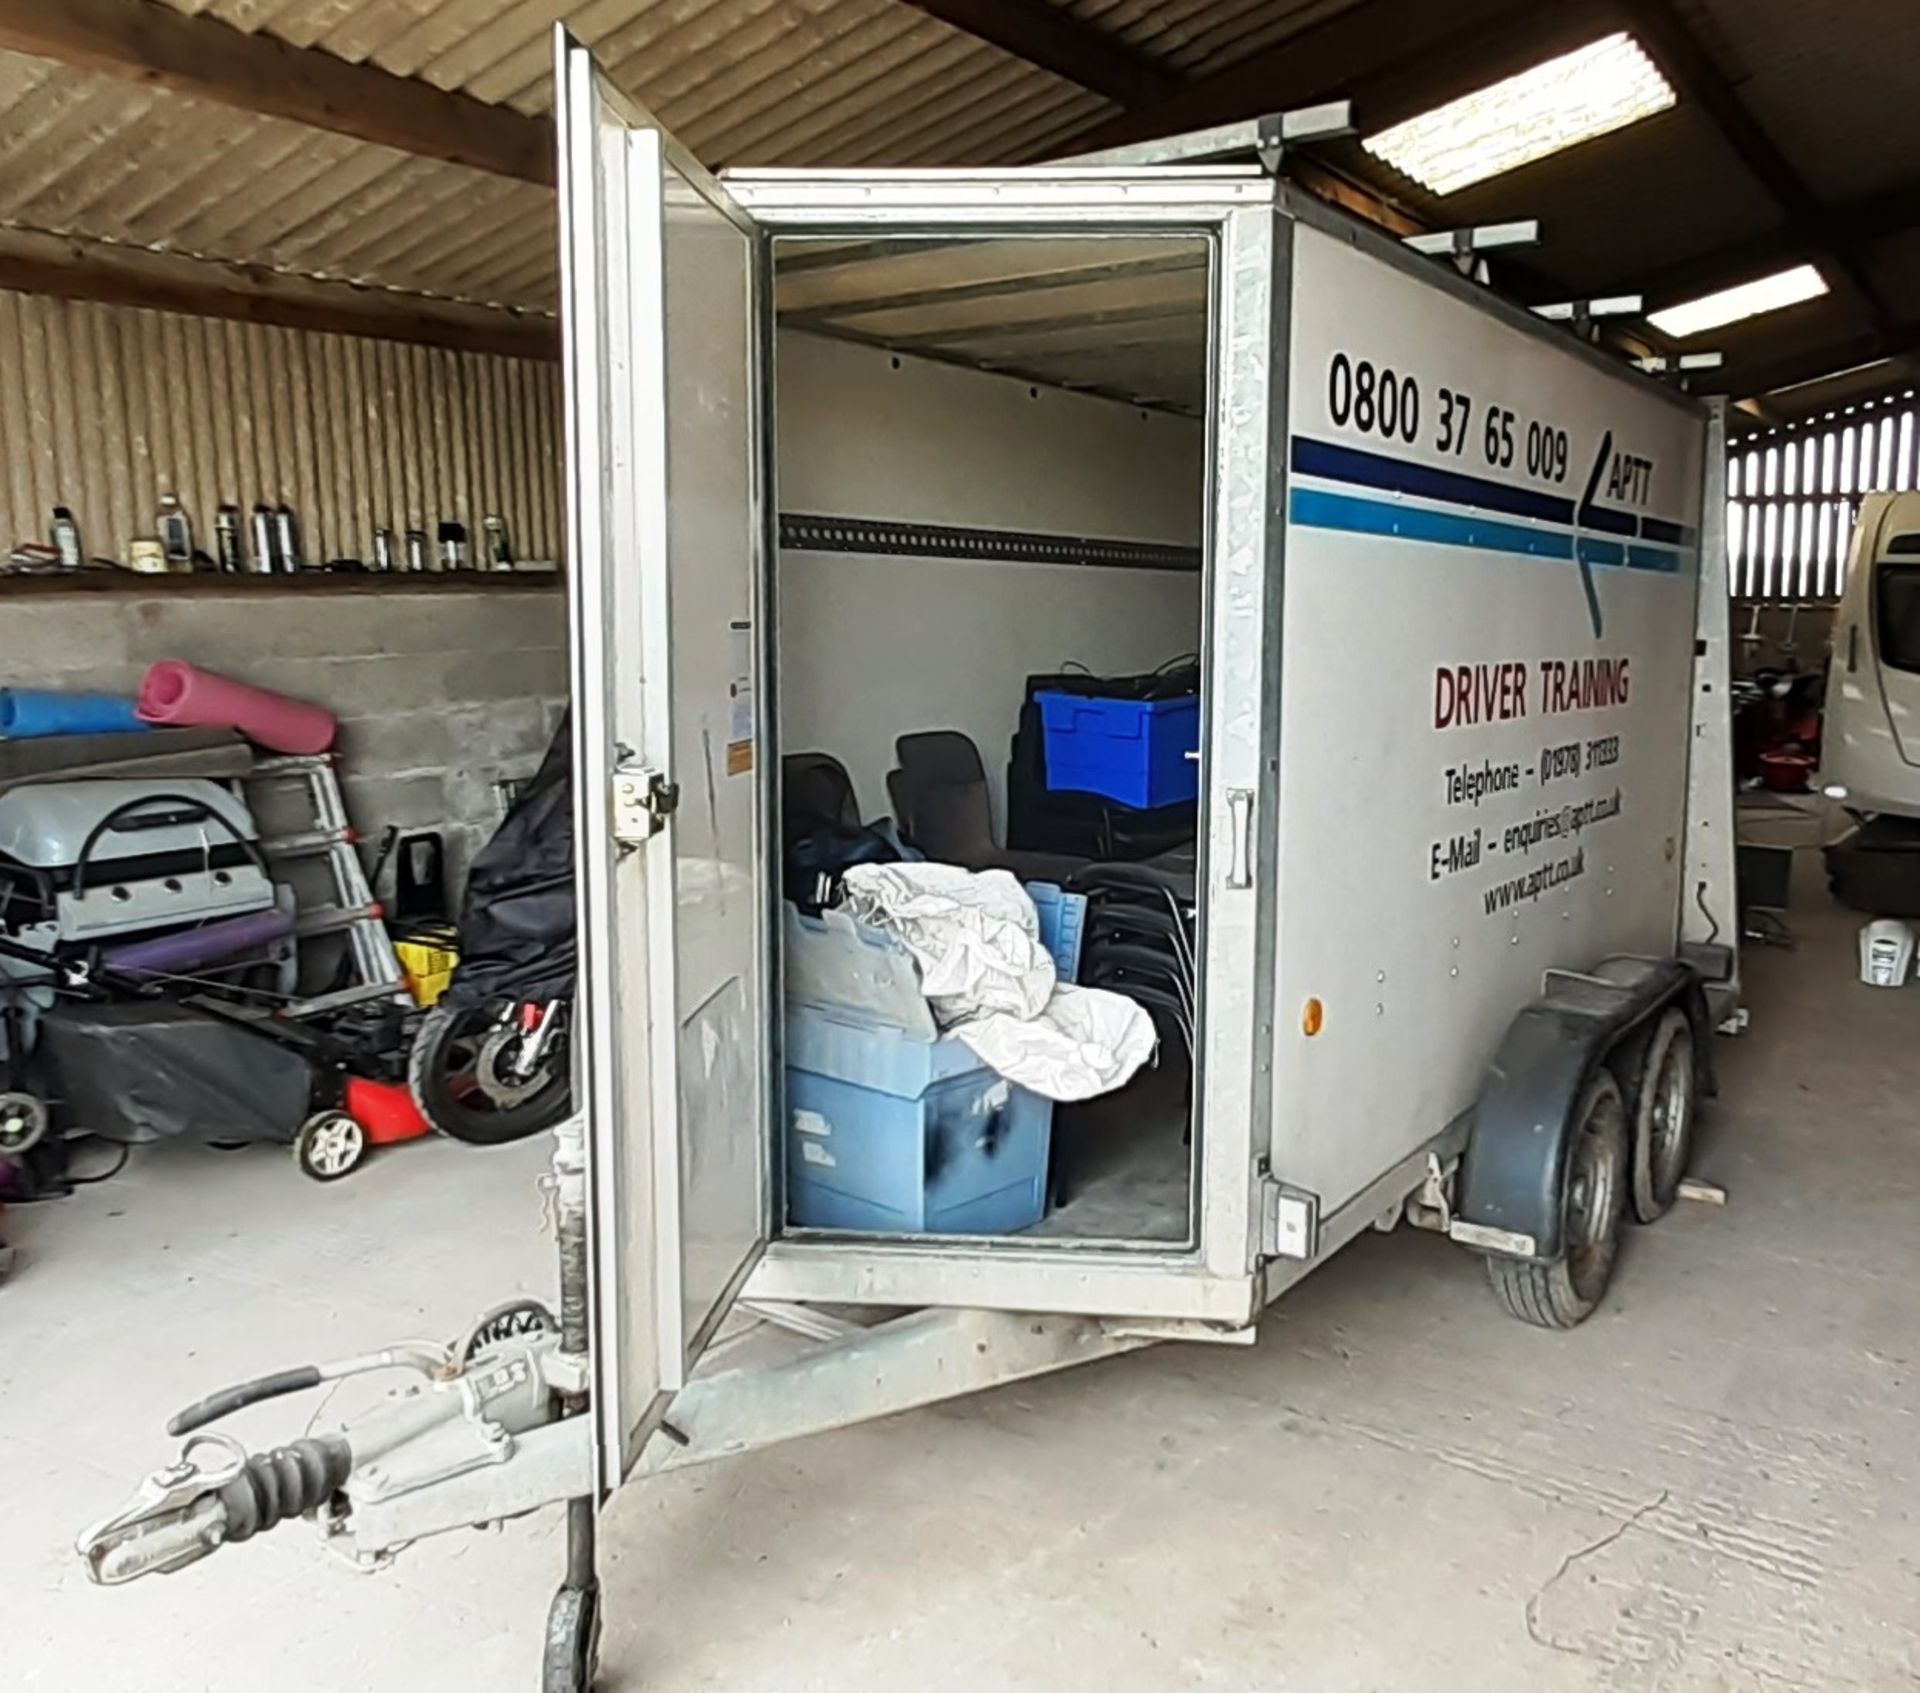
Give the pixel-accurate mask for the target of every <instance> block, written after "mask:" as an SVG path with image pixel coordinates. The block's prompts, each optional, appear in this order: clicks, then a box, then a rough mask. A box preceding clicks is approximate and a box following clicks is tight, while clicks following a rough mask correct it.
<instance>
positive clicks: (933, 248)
mask: <svg viewBox="0 0 1920 1693" xmlns="http://www.w3.org/2000/svg"><path fill="white" fill-rule="evenodd" d="M783 250H792V251H798V252H800V253H802V254H805V253H806V252H807V250H808V244H807V243H806V242H804V241H795V242H792V243H785V242H783V243H781V245H780V246H779V247H777V248H776V276H777V277H778V276H779V275H780V272H779V268H778V267H779V265H780V262H781V256H782V252H783ZM826 258H827V263H826V265H825V266H824V267H819V268H816V269H813V270H810V271H806V272H805V276H806V280H807V282H808V283H809V284H813V283H817V282H818V280H819V277H820V270H821V269H827V270H831V271H832V273H833V274H832V276H831V278H830V279H829V283H828V286H829V287H830V288H831V289H832V290H833V291H835V292H836V294H837V295H838V297H839V298H841V299H842V300H845V299H848V298H851V299H856V300H858V299H861V298H862V297H863V294H864V296H865V297H867V298H869V299H870V300H872V301H874V302H878V301H880V300H883V299H884V300H886V301H888V302H897V301H899V300H902V299H905V300H906V301H908V302H909V303H908V304H907V305H905V306H900V305H898V304H879V303H872V304H868V305H866V306H865V307H864V308H859V309H863V310H864V311H865V313H866V314H867V315H869V316H871V317H874V318H875V319H876V320H879V321H886V322H888V323H889V324H890V325H892V326H893V327H895V328H898V329H900V330H902V331H903V333H902V342H903V346H911V345H913V344H914V343H915V342H916V341H925V340H929V339H934V338H939V337H946V338H950V340H951V341H962V342H968V341H970V342H971V344H973V345H976V346H977V345H978V344H979V343H980V342H981V341H991V340H992V338H993V337H995V336H1004V337H1005V344H1006V346H1007V347H1008V349H1009V351H1008V354H1007V356H1006V357H1005V358H1004V359H1001V358H995V357H993V356H992V355H990V354H981V355H980V356H979V357H978V358H977V359H976V360H975V362H976V363H977V364H978V365H996V366H998V367H999V368H994V369H987V368H966V367H964V366H963V365H961V364H959V363H956V362H954V361H956V360H958V359H960V358H962V357H966V356H967V355H965V354H962V353H961V352H959V351H957V350H954V349H953V348H952V347H951V346H950V347H949V350H948V353H947V356H946V357H945V358H941V359H933V358H926V357H916V356H913V355H912V353H910V352H908V351H905V350H894V349H890V348H888V347H886V346H875V345H862V344H859V343H857V342H855V341H851V340H847V339H843V338H839V337H834V336H829V335H822V334H818V333H811V332H808V331H806V330H803V329H798V328H793V327H782V328H781V329H780V330H779V332H778V333H777V334H776V337H775V347H774V369H773V385H774V395H775V411H774V419H775V475H776V482H777V486H778V501H779V507H780V510H781V512H782V514H783V515H785V516H786V517H788V518H789V519H792V518H794V517H796V516H800V515H815V516H823V517H829V518H833V517H841V518H849V519H856V520H882V521H889V522H896V523H900V524H903V525H906V524H912V525H928V526H947V527H952V528H956V529H965V530H969V531H975V532H980V531H985V532H989V534H990V535H991V534H994V533H997V534H998V535H999V536H1001V537H1003V538H1005V539H1006V541H1007V543H1008V544H1009V545H1012V544H1013V538H1015V537H1033V536H1045V537H1069V538H1074V539H1079V540H1087V541H1104V542H1114V543H1122V544H1125V545H1128V546H1158V547H1164V548H1172V549H1178V551H1179V552H1180V553H1181V554H1182V555H1184V557H1183V559H1182V561H1181V562H1178V563H1164V564H1162V563H1155V564H1149V563H1146V562H1144V561H1140V562H1134V563H1129V564H1126V565H1116V566H1107V565H1092V564H1085V563H1024V562H1008V561H1006V560H1003V559H993V558H991V557H982V558H971V557H940V556H930V557H929V556H920V554H919V552H918V551H914V552H904V553H889V552H884V551H881V552H873V553H855V552H838V553H836V552H816V551H811V550H803V549H802V548H800V547H798V546H795V545H791V544H789V545H787V546H784V547H783V548H782V550H781V553H780V556H779V558H778V561H777V564H776V578H777V580H776V589H777V603H778V632H777V636H776V640H775V651H776V658H775V665H776V671H777V678H778V685H779V699H778V709H779V714H780V718H779V726H778V735H779V744H780V746H781V748H782V749H783V751H788V752H800V751H817V752H826V753H831V754H833V755H834V756H835V757H837V758H839V759H840V760H841V761H842V763H843V764H845V765H846V767H847V769H848V771H849V774H850V775H851V776H852V778H853V781H854V786H855V791H856V794H857V796H858V799H859V802H860V806H861V810H862V814H863V816H865V817H867V818H874V817H877V816H879V815H881V814H883V813H884V812H886V811H887V810H889V809H891V807H890V804H889V797H888V790H887V782H886V778H887V774H888V772H889V771H890V770H891V769H892V768H893V767H894V766H895V764H896V762H897V760H896V758H895V749H894V743H895V740H896V738H897V737H898V736H900V735H903V734H908V733H912V732H914V731H919V730H941V729H958V730H961V731H963V732H964V733H965V734H967V735H968V736H969V737H970V738H971V739H972V740H973V742H974V744H975V745H976V747H977V748H978V749H979V753H980V756H981V760H982V762H983V764H984V765H985V768H986V771H987V775H988V780H989V782H990V784H991V787H992V790H993V802H994V811H995V819H994V823H995V830H996V835H997V838H998V839H999V840H1001V841H1002V842H1004V840H1005V838H1006V825H1007V815H1006V793H1005V777H1006V766H1007V762H1008V757H1009V753H1010V751H1011V741H1012V738H1013V735H1014V732H1015V730H1016V728H1017V727H1018V723H1019V715H1020V709H1021V706H1022V703H1023V701H1024V699H1025V696H1026V686H1027V679H1028V678H1029V677H1030V676H1032V675H1034V674H1036V673H1045V672H1053V671H1058V670H1062V669H1067V668H1071V667H1075V666H1084V667H1085V669H1086V670H1088V671H1089V672H1091V673H1093V674H1095V675H1131V674H1136V673H1139V672H1142V671H1148V670H1154V669H1157V668H1159V667H1161V666H1163V665H1166V664H1168V663H1169V662H1170V661H1174V660H1178V659H1181V658H1183V657H1197V656H1198V655H1199V651H1200V646H1201V639H1202V635H1201V626H1202V615H1203V610H1204V604H1205V573H1204V570H1203V568H1201V551H1202V543H1203V538H1204V529H1205V522H1204V513H1205V510H1206V500H1207V493H1208V468H1207V455H1206V449H1207V427H1206V425H1205V423H1204V422H1203V421H1202V420H1201V419H1200V418H1199V417H1198V416H1194V415H1180V414H1179V413H1178V411H1176V409H1175V408H1174V407H1173V406H1172V405H1166V406H1147V405H1142V404H1130V403H1127V402H1126V401H1125V400H1124V399H1122V398H1119V397H1117V396H1114V395H1111V394H1094V393H1088V392H1083V391H1075V390H1074V388H1072V387H1069V386H1068V385H1066V382H1065V381H1064V380H1063V381H1059V382H1048V381H1041V380H1033V379H1031V378H1030V377H1029V376H1028V375H1026V374H1021V375H1017V376H1016V375H1013V374H1009V373H1008V372H1007V370H1006V368H1005V367H1006V366H1007V365H1010V364H1011V365H1017V363H1018V360H1019V358H1020V357H1021V356H1022V355H1023V354H1024V355H1025V356H1026V357H1029V358H1033V357H1036V356H1037V355H1036V354H1035V352H1034V346H1035V342H1036V341H1038V342H1041V343H1045V345H1046V351H1047V353H1048V355H1049V356H1050V357H1054V358H1058V359H1060V360H1061V361H1062V362H1063V363H1064V364H1065V365H1066V366H1067V367H1068V368H1071V367H1072V365H1073V361H1075V360H1082V359H1083V360H1084V361H1085V365H1084V368H1085V369H1086V370H1088V371H1089V372H1091V371H1095V370H1098V371H1100V372H1101V373H1102V375H1104V376H1105V377H1106V378H1107V380H1108V382H1109V384H1111V383H1112V381H1113V361H1114V358H1115V354H1116V352H1117V353H1118V355H1119V362H1120V363H1121V364H1123V365H1127V366H1129V368H1130V371H1131V373H1132V374H1134V375H1135V376H1146V375H1151V376H1153V377H1155V378H1159V377H1163V376H1165V375H1166V374H1167V373H1168V372H1169V371H1171V372H1173V373H1174V374H1175V375H1176V376H1177V378H1178V386H1177V388H1176V389H1174V390H1172V391H1175V392H1179V393H1181V394H1183V395H1184V394H1192V393H1196V392H1197V393H1200V394H1204V393H1205V392H1206V388H1207V381H1206V374H1205V360H1206V348H1207V310H1208V307H1207V286H1206V284H1207V253H1206V250H1205V248H1204V246H1202V245H1199V244H1197V243H1195V242H1194V241H1193V240H1192V239H1191V238H1187V239H1184V240H1183V239H1178V238H1176V239H1173V240H1167V239H1161V240H1152V239H1148V240H1138V239H1133V238H1123V239H1118V240H1109V241H1106V242H1104V243H1103V242H1101V241H1100V240H1097V239H1096V240H1091V241H1089V240H1082V241H1080V242H1078V243H1068V242H1064V241H1061V240H1059V239H1058V238H1056V239H1054V240H1052V241H1048V240H1047V239H1046V238H1044V237H1041V238H1037V239H1031V240H1030V239H1026V238H1020V237H1016V238H1012V239H999V240H986V241H983V240H961V241H958V242H954V243H951V244H949V245H947V246H944V247H942V246H938V245H929V244H926V243H920V244H917V245H916V244H914V243H902V244H900V245H899V246H898V247H893V246H891V245H890V244H889V243H887V242H884V241H882V242H875V243H871V244H870V245H867V246H861V247H859V248H856V249H855V250H854V251H853V252H852V253H851V254H850V255H849V256H848V257H847V258H845V259H844V260H842V259H841V258H840V257H839V255H838V254H837V253H835V252H833V251H831V250H830V251H829V252H828V253H827V255H826ZM1049 263H1054V264H1058V265H1061V266H1064V267H1065V268H1064V269H1056V270H1053V271H1049V270H1047V269H1046V268H1045V267H1046V266H1047V265H1048V264H1049ZM896 265H905V266H907V267H909V268H911V269H912V271H913V273H914V274H913V276H912V278H911V285H910V287H908V288H907V289H905V290H904V291H900V292H896V291H895V290H900V289H901V283H902V280H903V279H902V278H901V277H900V274H899V272H898V271H897V270H895V269H893V268H892V267H894V266H896ZM1159 266H1165V267H1167V273H1166V274H1165V275H1162V274H1160V272H1159V271H1158V270H1157V269H1155V268H1154V267H1159ZM1142 269H1144V270H1145V272H1146V275H1147V276H1148V277H1150V278H1151V282H1150V283H1149V286H1152V287H1156V288H1160V289H1163V290H1165V291H1166V292H1167V293H1168V294H1171V295H1174V296H1175V297H1174V298H1173V299H1172V300H1170V301H1169V300H1165V299H1159V298H1153V297H1149V299H1148V301H1147V303H1146V304H1145V306H1144V307H1143V306H1142V305H1141V304H1140V303H1138V302H1129V304H1128V305H1127V306H1125V307H1123V308H1121V315H1123V316H1128V315H1130V316H1132V317H1133V318H1135V319H1137V320H1141V321H1144V322H1145V324H1146V325H1147V327H1146V329H1145V330H1144V331H1142V329H1141V327H1140V321H1134V322H1132V323H1130V324H1129V325H1128V326H1126V328H1130V329H1131V331H1132V335H1131V339H1129V337H1128V335H1127V333H1126V328H1123V327H1121V326H1117V325H1116V326H1115V327H1113V328H1108V327H1107V326H1106V323H1105V315H1106V314H1105V313H1102V312H1099V311H1095V312H1093V313H1091V314H1089V316H1088V317H1087V319H1086V321H1080V319H1079V318H1078V317H1077V315H1076V314H1077V313H1078V312H1080V310H1081V309H1082V307H1083V305H1084V303H1085V302H1084V296H1083V295H1082V294H1081V293H1080V291H1081V290H1084V289H1089V288H1091V289H1094V290H1099V289H1106V288H1113V287H1120V288H1125V287H1128V286H1130V285H1132V283H1133V278H1134V277H1135V276H1136V275H1138V274H1140V272H1141V270H1142ZM1031 273H1037V275H1038V277H1039V280H1038V281H1037V282H1033V281H1031V280H1030V279H1029V278H1030V274H1031ZM776 297H777V298H780V299H781V300H782V303H783V304H784V301H785V296H784V295H783V294H781V293H780V292H779V291H778V288H777V290H776ZM921 310H924V311H926V312H927V313H928V314H929V316H928V318H927V319H925V320H922V321H919V322H907V323H902V322H901V321H900V319H901V316H902V314H903V313H906V314H911V313H913V312H916V311H921ZM1063 340H1064V341H1065V342H1066V343H1067V350H1065V351H1062V350H1061V342H1062V341H1063ZM1139 348H1146V349H1147V350H1146V351H1145V353H1144V355H1143V354H1141V353H1140V352H1138V351H1135V350H1134V349H1139ZM1084 385H1085V384H1083V386H1084ZM876 544H878V545H884V544H885V543H884V541H883V540H882V541H878V542H876ZM937 544H938V543H937V540H936V539H933V538H929V539H928V541H927V545H930V546H932V545H937ZM985 550H986V551H987V552H989V553H990V552H991V551H992V546H991V545H989V546H987V548H986V549H985ZM1194 823H1195V827H1196V828H1197V827H1199V826H1200V825H1199V808H1198V806H1196V807H1195V813H1194ZM1191 838H1192V837H1191V836H1189V837H1188V840H1189V842H1190V840H1191ZM918 844H919V845H921V846H922V847H923V848H928V849H929V850H932V851H935V852H936V853H937V851H938V848H937V845H935V843H932V842H929V841H927V840H925V839H922V840H921V841H920V842H919V843H918ZM1063 862H1064V863H1065V864H1066V865H1067V866H1068V868H1071V864H1072V862H1073V861H1072V860H1064V861H1063ZM1027 873H1028V874H1034V872H1032V871H1028V872H1027ZM1040 874H1041V876H1042V879H1053V877H1050V876H1048V875H1047V873H1044V872H1042V873H1040ZM1064 874H1065V871H1060V872H1055V873H1054V876H1064ZM1160 1034H1161V1047H1162V1052H1161V1056H1160V1059H1159V1061H1158V1062H1157V1063H1156V1065H1155V1066H1153V1067H1151V1068H1149V1069H1147V1070H1145V1071H1143V1072H1141V1074H1140V1075H1139V1076H1137V1077H1136V1078H1135V1079H1133V1080H1132V1081H1131V1082H1129V1083H1128V1084H1127V1085H1126V1086H1124V1087H1122V1088H1121V1089H1119V1090H1118V1091H1115V1092H1113V1093H1110V1094H1108V1095H1106V1096H1104V1097H1102V1098H1099V1099H1096V1100H1094V1101H1091V1102H1088V1103H1087V1104H1085V1105H1082V1106H1075V1107H1066V1108H1062V1109H1061V1110H1060V1111H1058V1112H1056V1113H1055V1119H1054V1153H1053V1156H1054V1160H1055V1164H1056V1168H1060V1167H1064V1168H1065V1169H1066V1170H1068V1171H1070V1172H1071V1176H1070V1180H1071V1184H1072V1185H1071V1188H1070V1190H1069V1191H1070V1197H1069V1198H1068V1199H1067V1200H1066V1202H1065V1203H1064V1204H1062V1205H1061V1206H1059V1207H1057V1208H1055V1209H1054V1210H1053V1211H1052V1212H1051V1213H1050V1214H1049V1215H1048V1216H1047V1217H1046V1218H1045V1219H1044V1220H1043V1221H1042V1222H1041V1223H1039V1224H1038V1225H1036V1226H1035V1227H1033V1228H1032V1230H1031V1231H1029V1232H1027V1233H1026V1234H1025V1235H1024V1236H1023V1238H1027V1239H1034V1240H1048V1241H1053V1242H1058V1243H1059V1244H1060V1245H1061V1246H1062V1247H1067V1246H1072V1245H1077V1244H1080V1243H1084V1242H1088V1241H1108V1242H1131V1243H1142V1244H1144V1243H1154V1244H1157V1245H1174V1244H1177V1243H1180V1242H1183V1241H1185V1240H1186V1239H1188V1238H1189V1233H1190V1230H1191V1228H1192V1227H1193V1215H1192V1195H1193V1159H1194V1150H1193V1149H1194V1147H1195V1146H1196V1145H1197V1144H1198V1141H1199V1138H1200V1137H1199V1134H1198V1132H1197V1131H1196V1130H1195V1128H1194V1125H1193V1115H1194V1113H1193V1110H1192V1106H1191V1081H1192V1071H1191V1068H1190V1066H1189V1063H1188V1060H1187V1055H1186V1053H1185V1052H1184V1050H1182V1049H1181V1040H1180V1037H1179V1036H1178V1034H1177V1033H1176V1032H1175V1031H1173V1030H1172V1029H1169V1028H1165V1027H1163V1028H1162V1029H1161V1030H1160ZM1063 1148H1071V1150H1070V1151H1064V1150H1063Z"/></svg>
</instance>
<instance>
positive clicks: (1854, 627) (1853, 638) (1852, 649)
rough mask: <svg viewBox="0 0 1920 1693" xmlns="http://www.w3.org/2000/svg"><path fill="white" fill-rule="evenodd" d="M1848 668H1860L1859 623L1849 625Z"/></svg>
mask: <svg viewBox="0 0 1920 1693" xmlns="http://www.w3.org/2000/svg"><path fill="white" fill-rule="evenodd" d="M1847 668H1848V669H1849V670H1858V669H1859V668H1860V625H1859V624H1857V623H1849V624H1848V625H1847Z"/></svg>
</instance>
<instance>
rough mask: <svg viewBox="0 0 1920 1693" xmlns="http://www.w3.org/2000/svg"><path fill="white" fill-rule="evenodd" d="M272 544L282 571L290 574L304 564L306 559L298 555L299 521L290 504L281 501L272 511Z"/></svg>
mask: <svg viewBox="0 0 1920 1693" xmlns="http://www.w3.org/2000/svg"><path fill="white" fill-rule="evenodd" d="M273 544H274V550H275V551H276V553H277V554H278V555H279V556H278V560H277V562H278V564H279V567H280V568H281V569H282V570H283V571H286V572H287V573H289V574H291V573H292V572H294V571H296V570H299V569H301V568H302V567H303V566H304V565H305V563H306V560H305V559H303V558H302V557H301V556H300V521H299V519H298V518H296V517H295V516H294V515H293V507H292V506H290V505H286V504H284V503H283V504H281V505H280V506H278V507H277V508H276V509H275V511H274V514H273Z"/></svg>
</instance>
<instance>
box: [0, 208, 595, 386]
mask: <svg viewBox="0 0 1920 1693" xmlns="http://www.w3.org/2000/svg"><path fill="white" fill-rule="evenodd" d="M0 288H7V289H13V290H15V291H17V292H19V293H23V294H42V295H48V296H51V297H53V298H55V299H62V300H94V301H99V302H101V303H102V304H105V305H112V306H131V307H137V308H141V309H145V310H148V311H160V312H183V313H186V314H188V315H189V316H193V317H215V318H227V319H230V320H232V321H233V322H236V323H262V324H272V325H275V326H277V327H279V328H282V329H304V330H310V331H313V332H316V333H319V334H325V335H355V336H363V337H367V338H370V339H373V340H377V341H405V342H409V343H412V344H414V345H416V346H426V347H447V348H451V349H452V350H453V351H455V352H462V353H491V354H496V355H498V356H500V357H504V358H520V359H540V360H545V361H553V360H557V359H558V358H559V357H560V326H559V324H558V323H556V322H555V321H554V320H553V319H552V318H543V317H535V316H522V315H519V314H517V313H513V312H508V311H502V310H499V309H497V308H495V307H490V306H476V305H468V304H465V303H463V302H460V301H454V300H436V299H430V298H426V297H422V296H418V295H412V294H402V293H398V292H395V291H392V290H388V289H377V288H357V287H354V286H353V285H351V284H349V283H344V282H323V281H319V280H316V279H314V278H310V277H298V276H287V275H284V274H282V273H280V272H277V271H260V270H258V269H257V268H256V267H252V266H244V265H223V264H216V263H213V262H210V261H208V260H205V259H195V258H188V257H185V256H184V255H181V254H177V253H171V254H162V253H149V252H146V251H144V250H142V249H138V248H120V247H98V246H95V245H93V244H91V243H87V242H83V241H77V240H73V239H70V238H68V237H64V236H54V235H38V234H31V233H27V232H24V231H18V230H0Z"/></svg>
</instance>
